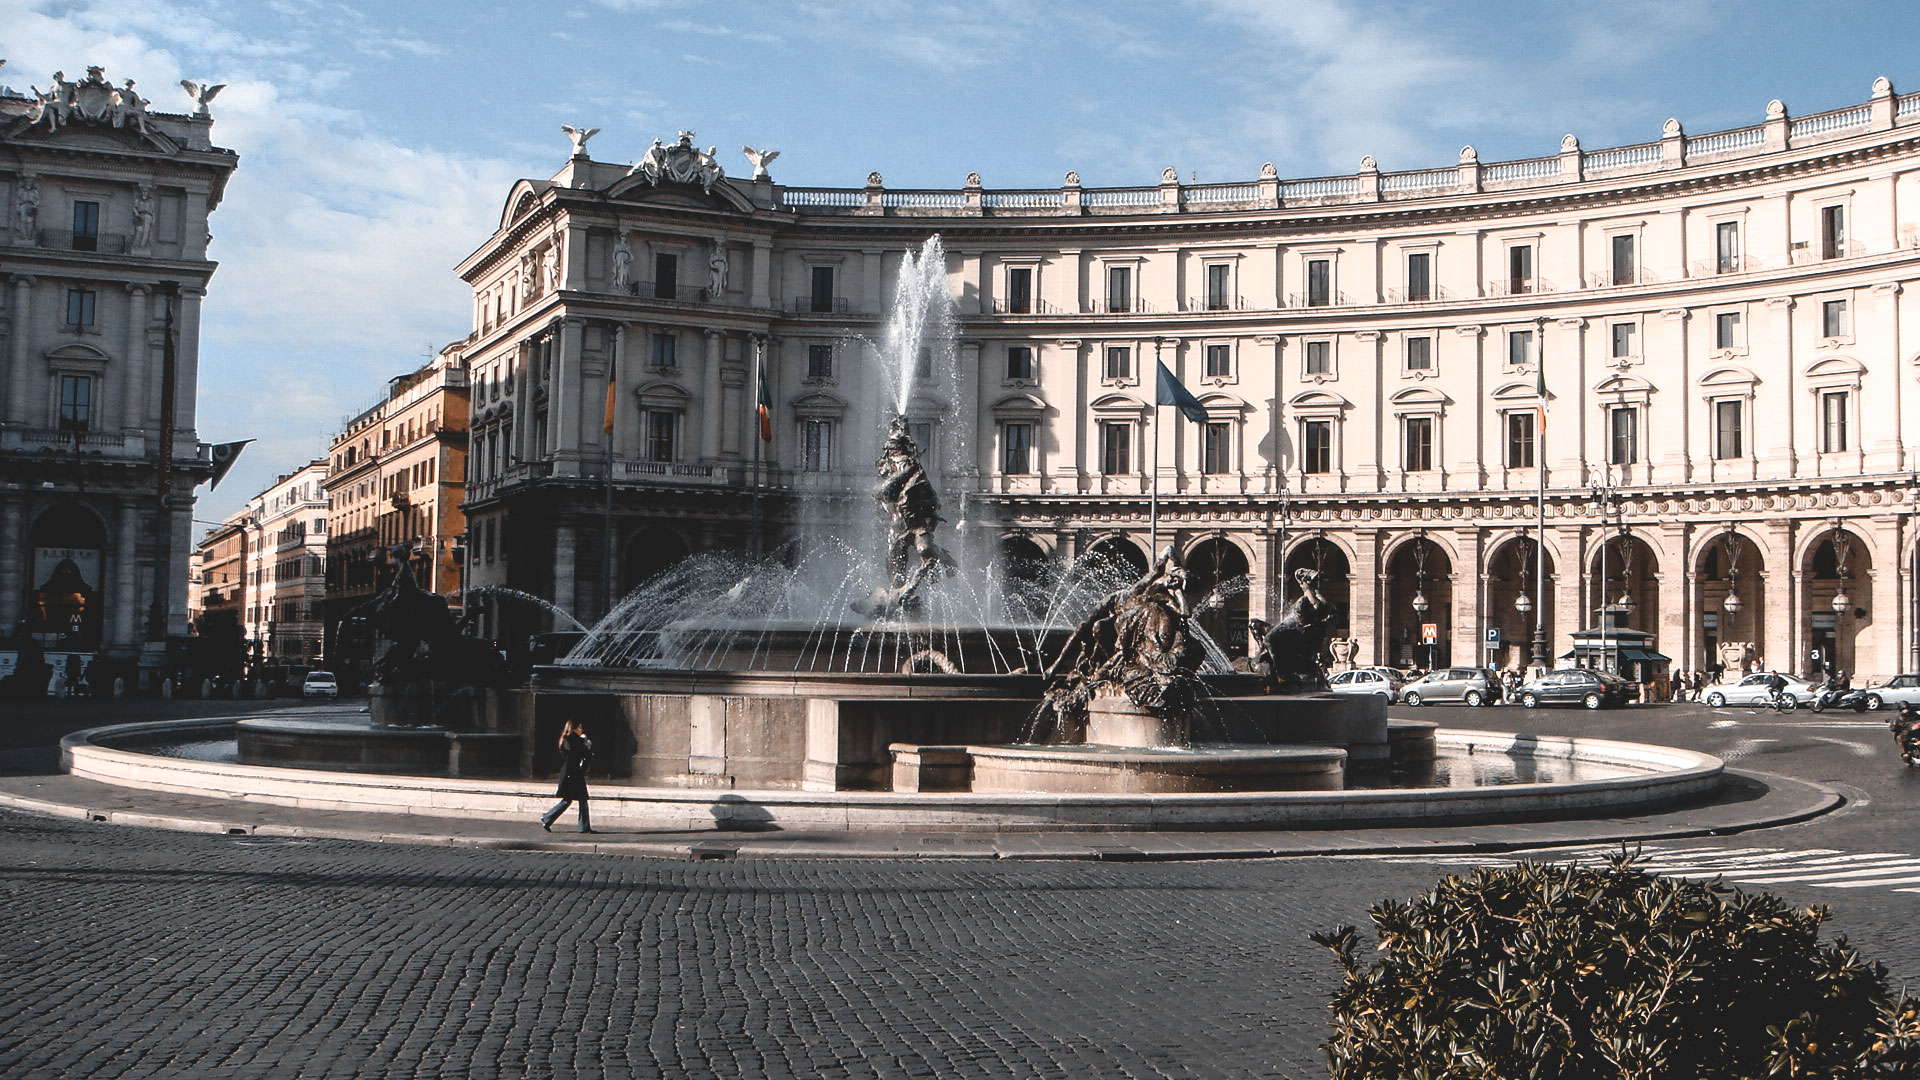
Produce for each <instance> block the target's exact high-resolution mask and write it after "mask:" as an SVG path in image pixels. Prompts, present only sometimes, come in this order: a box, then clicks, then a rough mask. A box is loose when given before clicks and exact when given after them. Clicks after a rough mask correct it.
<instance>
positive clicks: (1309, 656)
mask: <svg viewBox="0 0 1920 1080" xmlns="http://www.w3.org/2000/svg"><path fill="white" fill-rule="evenodd" d="M1293 580H1294V582H1295V584H1297V585H1299V586H1300V596H1299V598H1298V599H1296V600H1294V602H1293V603H1292V604H1289V605H1288V606H1287V611H1286V614H1284V615H1282V616H1280V621H1279V622H1278V623H1275V624H1273V625H1272V626H1269V625H1267V624H1266V623H1265V622H1263V621H1261V620H1259V619H1254V620H1252V621H1251V623H1250V624H1249V627H1248V629H1250V630H1251V631H1252V632H1253V636H1254V640H1255V642H1256V643H1257V645H1258V647H1259V652H1260V659H1261V660H1264V661H1265V664H1264V666H1265V668H1266V674H1267V689H1268V690H1269V691H1277V690H1325V689H1326V688H1327V643H1328V640H1329V639H1330V638H1332V636H1333V628H1334V624H1335V623H1336V622H1337V621H1338V620H1339V617H1340V609H1339V606H1338V605H1336V604H1334V603H1333V602H1332V601H1330V600H1328V599H1327V598H1326V594H1324V593H1322V592H1321V591H1320V574H1319V572H1318V571H1316V570H1310V569H1306V568H1304V567H1303V568H1301V569H1298V570H1295V571H1294V572H1293Z"/></svg>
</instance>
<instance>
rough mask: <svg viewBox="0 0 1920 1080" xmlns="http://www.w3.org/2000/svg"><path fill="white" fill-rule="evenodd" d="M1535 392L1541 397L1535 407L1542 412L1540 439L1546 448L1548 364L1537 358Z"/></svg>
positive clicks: (1534, 380)
mask: <svg viewBox="0 0 1920 1080" xmlns="http://www.w3.org/2000/svg"><path fill="white" fill-rule="evenodd" d="M1533 394H1534V397H1536V398H1538V399H1539V404H1537V405H1535V406H1534V408H1535V410H1536V411H1538V412H1539V414H1540V424H1539V427H1540V435H1539V440H1540V443H1541V445H1542V447H1543V448H1544V446H1545V445H1546V441H1547V365H1546V364H1545V363H1543V362H1541V361H1540V360H1539V359H1537V358H1536V359H1535V360H1534V364H1533Z"/></svg>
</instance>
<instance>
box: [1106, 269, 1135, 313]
mask: <svg viewBox="0 0 1920 1080" xmlns="http://www.w3.org/2000/svg"><path fill="white" fill-rule="evenodd" d="M1107 310H1108V311H1132V310H1133V267H1131V266H1109V267H1107Z"/></svg>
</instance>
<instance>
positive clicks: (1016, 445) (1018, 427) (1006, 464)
mask: <svg viewBox="0 0 1920 1080" xmlns="http://www.w3.org/2000/svg"><path fill="white" fill-rule="evenodd" d="M1000 471H1001V472H1003V473H1006V474H1007V475H1008V476H1025V475H1027V474H1028V473H1030V472H1032V471H1033V425H1032V424H1031V423H1029V422H1027V421H1025V420H1009V421H1007V422H1006V423H1004V424H1001V425H1000Z"/></svg>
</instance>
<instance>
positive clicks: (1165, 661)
mask: <svg viewBox="0 0 1920 1080" xmlns="http://www.w3.org/2000/svg"><path fill="white" fill-rule="evenodd" d="M1186 582H1187V571H1186V568H1185V567H1184V566H1182V565H1181V564H1180V557H1179V556H1178V555H1177V554H1175V552H1174V550H1173V549H1172V548H1168V549H1167V550H1166V552H1165V554H1163V555H1161V557H1160V560H1159V562H1157V563H1155V564H1154V566H1153V568H1152V569H1151V570H1149V571H1147V574H1146V576H1145V577H1142V578H1141V579H1140V580H1139V581H1137V582H1134V584H1133V585H1132V586H1130V587H1128V588H1125V589H1121V590H1119V591H1118V592H1115V593H1114V594H1113V595H1111V596H1109V597H1107V598H1106V599H1105V600H1103V601H1101V602H1100V605H1099V606H1098V607H1096V608H1094V610H1093V611H1092V612H1091V613H1090V614H1088V615H1087V617H1086V618H1085V619H1083V620H1081V622H1080V625H1079V626H1078V627H1077V628H1075V629H1074V632H1073V636H1072V637H1070V638H1068V639H1067V643H1066V645H1064V646H1062V647H1061V650H1060V655H1059V656H1057V657H1055V658H1054V661H1053V663H1052V664H1051V665H1049V666H1048V668H1047V672H1046V675H1047V691H1046V694H1045V696H1043V697H1042V698H1041V701H1040V705H1039V707H1038V708H1036V709H1035V710H1034V715H1033V719H1032V722H1031V723H1030V724H1029V730H1028V738H1027V741H1029V742H1063V743H1073V742H1079V741H1081V740H1082V739H1083V738H1084V737H1085V733H1086V723H1087V703H1088V702H1089V701H1091V700H1093V698H1094V697H1095V696H1097V695H1099V694H1101V693H1113V692H1116V691H1117V692H1120V693H1124V694H1125V695H1126V696H1127V699H1128V700H1129V701H1131V702H1133V703H1134V704H1135V705H1138V706H1140V707H1141V708H1143V709H1148V710H1151V711H1152V712H1154V713H1156V714H1159V715H1162V716H1172V715H1177V714H1181V713H1185V712H1188V711H1190V710H1191V709H1192V708H1193V707H1194V703H1195V700H1196V698H1197V697H1198V694H1199V692H1200V689H1201V686H1200V678H1199V676H1198V675H1197V674H1195V672H1196V670H1197V669H1198V668H1199V666H1200V662H1201V659H1202V656H1203V655H1204V654H1203V652H1202V650H1201V648H1200V643H1199V641H1198V640H1196V639H1195V638H1194V636H1193V631H1192V630H1191V628H1190V627H1189V626H1188V623H1187V605H1186V593H1185V587H1186Z"/></svg>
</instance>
